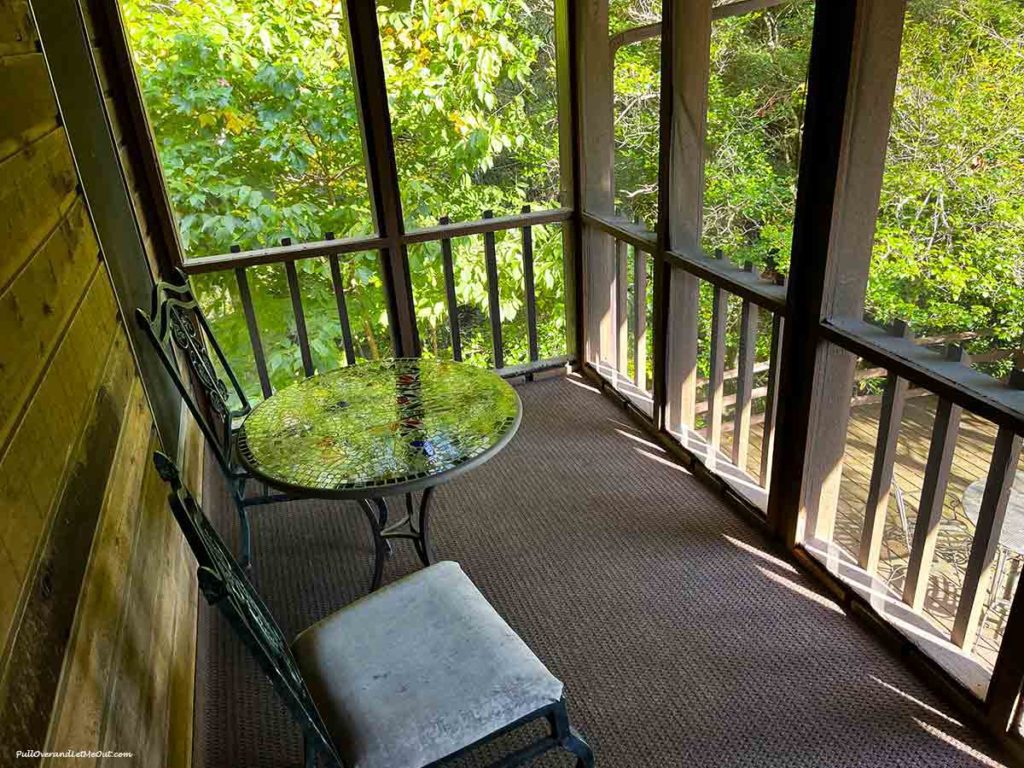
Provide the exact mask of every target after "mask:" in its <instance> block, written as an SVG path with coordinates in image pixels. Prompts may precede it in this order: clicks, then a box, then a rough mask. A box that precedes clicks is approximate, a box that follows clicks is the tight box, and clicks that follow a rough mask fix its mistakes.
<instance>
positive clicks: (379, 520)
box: [359, 487, 434, 592]
mask: <svg viewBox="0 0 1024 768" xmlns="http://www.w3.org/2000/svg"><path fill="white" fill-rule="evenodd" d="M433 491H434V489H433V487H430V488H427V489H426V490H425V491H423V494H422V496H421V497H420V503H419V505H418V509H417V505H416V503H415V500H414V499H413V495H412V494H411V493H409V494H406V497H405V515H404V516H403V517H402V519H401V520H399V521H397V522H395V523H391V524H390V525H388V523H387V520H388V509H387V504H386V502H385V501H384V499H372V500H371V499H359V506H360V507H362V509H363V512H364V513H365V514H366V518H367V520H368V521H369V523H370V530H371V531H372V532H373V545H374V562H373V580H372V581H371V583H370V591H371V592H373V591H374V590H376V589H377V587H379V586H380V582H381V578H382V577H383V575H384V561H385V560H386V559H387V557H388V555H390V554H391V541H390V540H391V539H409V540H410V541H412V543H413V546H414V547H415V548H416V554H417V556H418V557H419V559H420V562H421V563H423V565H424V567H426V566H428V565H430V564H431V562H432V561H433V559H434V555H433V549H432V548H431V546H430V536H429V534H430V526H429V523H430V499H431V497H432V496H433Z"/></svg>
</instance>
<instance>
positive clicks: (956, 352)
mask: <svg viewBox="0 0 1024 768" xmlns="http://www.w3.org/2000/svg"><path fill="white" fill-rule="evenodd" d="M947 357H948V358H949V359H950V360H957V361H963V360H964V359H965V357H966V356H965V355H964V351H963V348H962V347H954V346H951V347H950V348H949V349H948V351H947ZM961 412H962V409H961V408H960V407H959V406H958V405H954V404H953V403H951V402H950V401H949V400H945V399H941V400H939V404H938V405H937V406H936V407H935V424H934V426H933V427H932V442H931V446H930V447H929V449H928V463H927V464H926V465H925V469H924V481H923V483H922V485H921V503H920V505H918V509H917V522H916V523H915V524H914V541H913V544H912V545H911V548H910V562H909V564H908V565H907V579H906V581H905V582H904V585H903V602H905V603H906V604H907V605H909V606H910V607H911V608H913V609H914V610H915V611H919V610H921V608H923V607H924V597H925V594H926V593H927V591H928V576H929V574H930V573H931V570H932V560H934V559H935V543H936V540H937V539H938V535H939V526H941V525H942V508H943V507H944V506H945V502H946V486H947V485H948V484H949V470H950V468H951V467H952V466H953V453H954V451H956V438H957V435H958V434H959V432H960V414H961Z"/></svg>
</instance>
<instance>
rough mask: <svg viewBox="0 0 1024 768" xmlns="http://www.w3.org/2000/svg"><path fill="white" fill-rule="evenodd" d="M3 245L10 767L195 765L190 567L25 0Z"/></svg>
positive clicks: (6, 54)
mask: <svg viewBox="0 0 1024 768" xmlns="http://www.w3.org/2000/svg"><path fill="white" fill-rule="evenodd" d="M0 244H2V247H0V392H2V393H3V394H2V397H0V640H2V642H3V653H2V656H0V766H6V765H31V764H32V763H33V761H31V760H16V759H15V750H18V749H24V750H31V749H39V750H44V749H51V750H63V749H70V750H106V749H109V750H120V751H130V752H133V753H135V755H136V760H135V762H134V763H132V764H137V765H169V766H183V765H188V764H189V763H190V761H191V729H192V714H193V684H194V669H195V612H196V585H195V576H194V567H193V563H192V560H191V556H190V555H189V554H188V552H187V549H186V547H185V545H184V542H183V539H182V537H181V535H180V533H179V532H178V530H177V528H176V526H175V524H174V521H173V518H172V517H171V515H170V512H169V510H168V509H167V505H166V496H165V489H164V487H163V484H162V482H161V481H160V479H159V477H157V475H156V473H155V472H154V471H153V469H152V464H151V462H150V460H149V455H150V453H151V452H152V450H153V449H154V448H155V447H156V433H155V431H154V428H153V419H152V415H151V413H150V410H149V406H148V402H147V400H146V397H145V394H144V392H143V388H142V384H141V381H140V379H139V376H138V372H137V369H136V366H135V361H134V359H133V356H132V353H131V350H130V348H129V345H128V340H127V336H126V333H125V328H124V319H123V318H122V317H121V316H120V315H119V312H118V310H117V305H116V302H115V300H114V293H113V289H112V286H111V283H110V280H109V277H108V274H107V271H106V269H105V266H104V263H103V258H102V255H101V254H100V252H99V248H98V246H97V241H96V236H95V233H94V231H93V228H92V224H91V220H90V218H89V215H88V211H87V209H86V206H85V202H84V200H83V198H82V195H81V192H80V188H79V183H78V179H77V177H76V171H75V166H74V164H73V161H72V158H71V153H70V149H69V146H68V141H67V138H66V136H65V133H64V129H63V127H62V124H61V120H60V117H59V115H58V110H57V104H56V101H55V99H54V97H53V93H52V90H51V87H50V83H49V79H48V76H47V71H46V62H45V61H44V59H43V56H42V54H41V53H39V49H38V46H37V42H36V35H35V33H34V29H33V25H32V22H31V16H30V13H29V8H28V4H27V2H25V1H24V0H0ZM189 444H190V446H192V448H191V449H190V452H192V453H198V452H199V447H198V446H197V445H196V443H195V442H190V443H189ZM195 458H197V457H195ZM190 464H192V465H194V466H195V467H198V466H199V461H198V460H195V461H194V464H193V462H190ZM101 762H103V760H102V759H93V758H88V759H78V760H66V759H60V760H53V761H52V764H55V765H57V764H59V765H89V764H97V763H101ZM116 762H120V761H116Z"/></svg>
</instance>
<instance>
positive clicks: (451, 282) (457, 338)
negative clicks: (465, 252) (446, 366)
mask: <svg viewBox="0 0 1024 768" xmlns="http://www.w3.org/2000/svg"><path fill="white" fill-rule="evenodd" d="M449 221H450V220H449V219H448V217H447V216H442V217H441V218H440V219H438V222H437V223H438V224H440V225H441V226H442V227H443V226H446V225H447V224H448V223H449ZM441 266H442V268H443V269H444V295H445V301H446V302H447V304H448V328H449V329H450V330H451V334H452V359H453V360H455V361H456V362H461V360H462V334H461V332H460V331H459V300H458V299H457V298H456V296H455V265H454V263H453V262H452V241H451V239H450V238H447V237H446V238H443V239H442V240H441Z"/></svg>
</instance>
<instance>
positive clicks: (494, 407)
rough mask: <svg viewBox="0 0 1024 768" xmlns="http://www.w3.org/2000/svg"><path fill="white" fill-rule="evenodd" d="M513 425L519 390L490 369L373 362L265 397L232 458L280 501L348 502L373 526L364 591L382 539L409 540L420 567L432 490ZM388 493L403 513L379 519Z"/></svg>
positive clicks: (378, 567)
mask: <svg viewBox="0 0 1024 768" xmlns="http://www.w3.org/2000/svg"><path fill="white" fill-rule="evenodd" d="M521 419H522V404H521V402H520V400H519V395H517V394H516V391H515V390H514V389H512V387H511V386H509V384H508V382H506V381H505V380H504V379H502V378H501V377H499V376H498V375H497V374H495V373H493V372H491V371H487V370H483V369H481V368H475V367H473V366H470V365H467V364H465V363H455V362H449V361H441V360H423V359H419V358H402V359H396V360H381V361H375V362H369V363H361V364H359V365H351V366H348V367H347V368H340V369H338V370H335V371H330V372H328V373H322V374H319V375H316V376H311V377H310V378H308V379H305V380H303V381H300V382H298V383H297V384H293V385H291V386H289V387H286V388H284V389H281V390H279V391H278V392H276V393H274V394H273V395H272V396H270V397H269V398H267V399H266V400H264V401H263V402H262V403H260V404H259V405H257V406H256V407H255V408H253V410H252V413H250V414H249V416H248V418H246V420H245V422H244V423H243V425H242V427H241V429H240V430H239V433H238V451H239V456H240V458H241V460H242V462H243V463H244V464H245V466H246V468H248V470H249V471H250V472H251V473H252V474H253V475H254V476H255V477H257V478H258V479H260V480H261V481H264V482H266V483H267V484H269V485H271V486H273V487H275V488H278V489H280V490H282V491H285V492H287V493H288V494H290V495H292V496H296V497H302V498H322V499H349V500H354V501H357V502H358V503H359V505H360V507H361V508H362V509H363V511H364V513H365V514H366V517H367V519H368V520H369V523H370V528H371V530H372V531H373V540H374V567H373V580H372V582H371V586H370V591H373V590H375V589H377V587H378V586H380V582H381V577H382V575H383V571H384V560H385V559H386V558H387V555H388V554H389V552H390V546H391V545H390V540H391V539H410V540H411V541H412V542H413V544H414V546H415V548H416V553H417V555H418V556H419V558H420V561H421V562H422V563H423V565H424V566H426V565H430V562H431V559H432V557H433V555H432V550H431V546H430V539H429V531H430V527H429V519H428V513H429V508H430V497H431V494H432V492H433V490H434V488H435V487H436V486H438V485H439V484H441V483H444V482H447V481H449V480H452V479H454V478H455V477H458V476H459V475H461V474H462V473H463V472H466V471H468V470H470V469H472V468H473V467H476V466H479V465H480V464H483V463H484V462H485V461H487V460H488V459H490V458H491V457H492V456H494V454H496V453H497V452H498V451H500V450H501V449H502V448H504V447H505V445H507V444H508V442H509V441H510V440H511V439H512V437H513V435H515V432H516V430H517V429H518V428H519V422H520V420H521ZM417 492H421V496H420V500H419V504H418V505H416V504H415V500H414V494H416V493H417ZM398 495H405V507H406V510H405V514H404V516H403V517H402V519H401V520H399V521H397V522H395V523H391V524H389V523H388V507H387V503H386V502H385V500H384V497H385V496H398Z"/></svg>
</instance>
